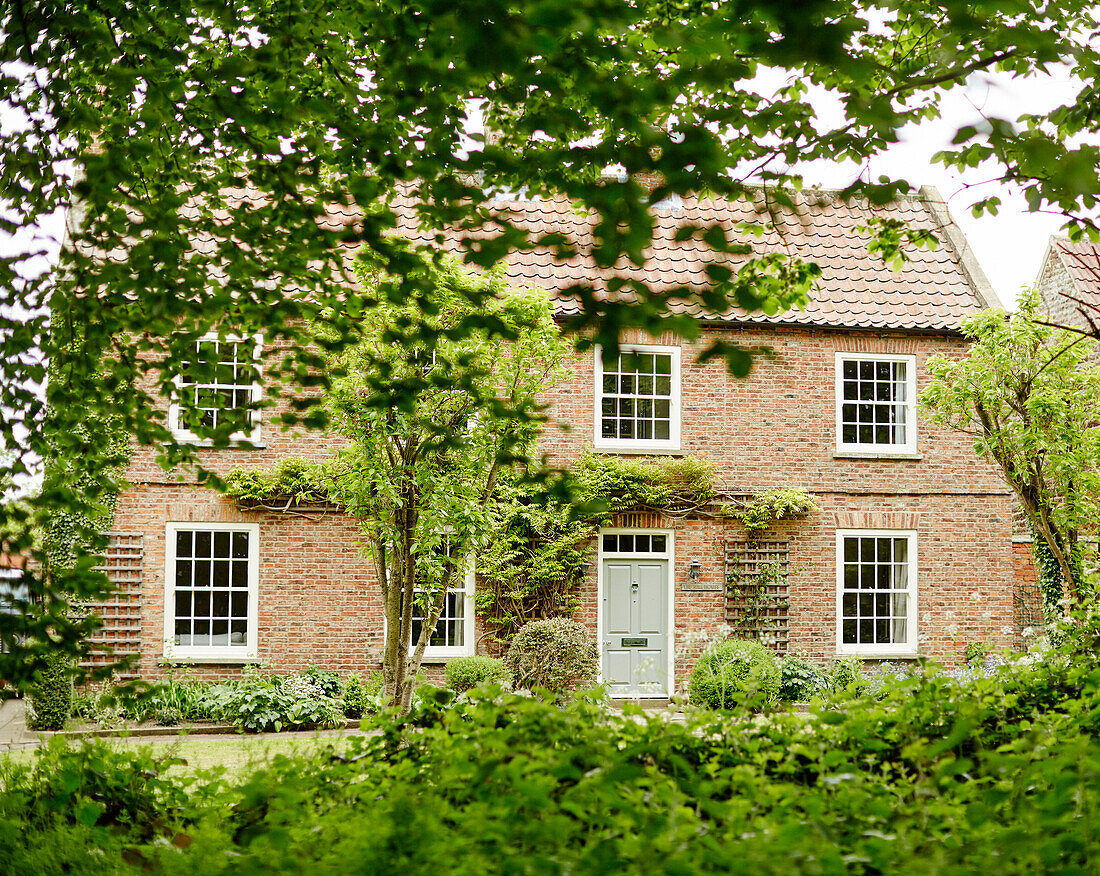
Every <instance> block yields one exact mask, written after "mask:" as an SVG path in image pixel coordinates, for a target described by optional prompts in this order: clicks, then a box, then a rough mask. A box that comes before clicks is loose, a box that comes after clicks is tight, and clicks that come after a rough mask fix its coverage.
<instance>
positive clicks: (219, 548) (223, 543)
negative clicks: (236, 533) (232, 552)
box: [214, 532, 230, 557]
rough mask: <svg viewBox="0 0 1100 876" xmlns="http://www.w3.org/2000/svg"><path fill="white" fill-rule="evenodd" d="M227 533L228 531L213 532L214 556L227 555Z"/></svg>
mask: <svg viewBox="0 0 1100 876" xmlns="http://www.w3.org/2000/svg"><path fill="white" fill-rule="evenodd" d="M229 535H230V534H229V533H228V532H215V533H214V556H215V557H228V556H229Z"/></svg>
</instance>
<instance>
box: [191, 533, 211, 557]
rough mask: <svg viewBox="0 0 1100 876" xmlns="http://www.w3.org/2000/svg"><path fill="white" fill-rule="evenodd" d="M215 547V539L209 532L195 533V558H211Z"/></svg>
mask: <svg viewBox="0 0 1100 876" xmlns="http://www.w3.org/2000/svg"><path fill="white" fill-rule="evenodd" d="M212 547H213V539H212V538H211V533H209V532H196V533H195V556H196V557H209V556H211V550H212Z"/></svg>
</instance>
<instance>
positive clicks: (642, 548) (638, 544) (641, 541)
mask: <svg viewBox="0 0 1100 876" xmlns="http://www.w3.org/2000/svg"><path fill="white" fill-rule="evenodd" d="M634 550H636V551H637V552H638V553H640V554H642V553H649V536H648V535H636V536H634Z"/></svg>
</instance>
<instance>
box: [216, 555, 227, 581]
mask: <svg viewBox="0 0 1100 876" xmlns="http://www.w3.org/2000/svg"><path fill="white" fill-rule="evenodd" d="M214 586H215V587H228V586H229V560H214Z"/></svg>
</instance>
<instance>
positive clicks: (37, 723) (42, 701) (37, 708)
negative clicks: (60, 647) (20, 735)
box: [27, 652, 73, 730]
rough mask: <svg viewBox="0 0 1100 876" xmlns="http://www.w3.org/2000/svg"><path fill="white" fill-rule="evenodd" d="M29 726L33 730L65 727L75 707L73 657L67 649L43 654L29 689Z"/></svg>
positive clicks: (61, 728)
mask: <svg viewBox="0 0 1100 876" xmlns="http://www.w3.org/2000/svg"><path fill="white" fill-rule="evenodd" d="M27 700H28V703H27V726H29V727H30V728H31V729H32V730H64V729H65V722H66V721H68V720H69V715H71V714H72V711H73V661H72V658H71V656H70V655H68V654H66V653H57V652H54V653H50V654H47V655H45V656H44V657H42V662H41V666H40V667H39V669H38V670H37V671H36V672H35V674H34V681H33V682H32V683H31V685H30V687H29V689H28V690H27Z"/></svg>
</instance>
